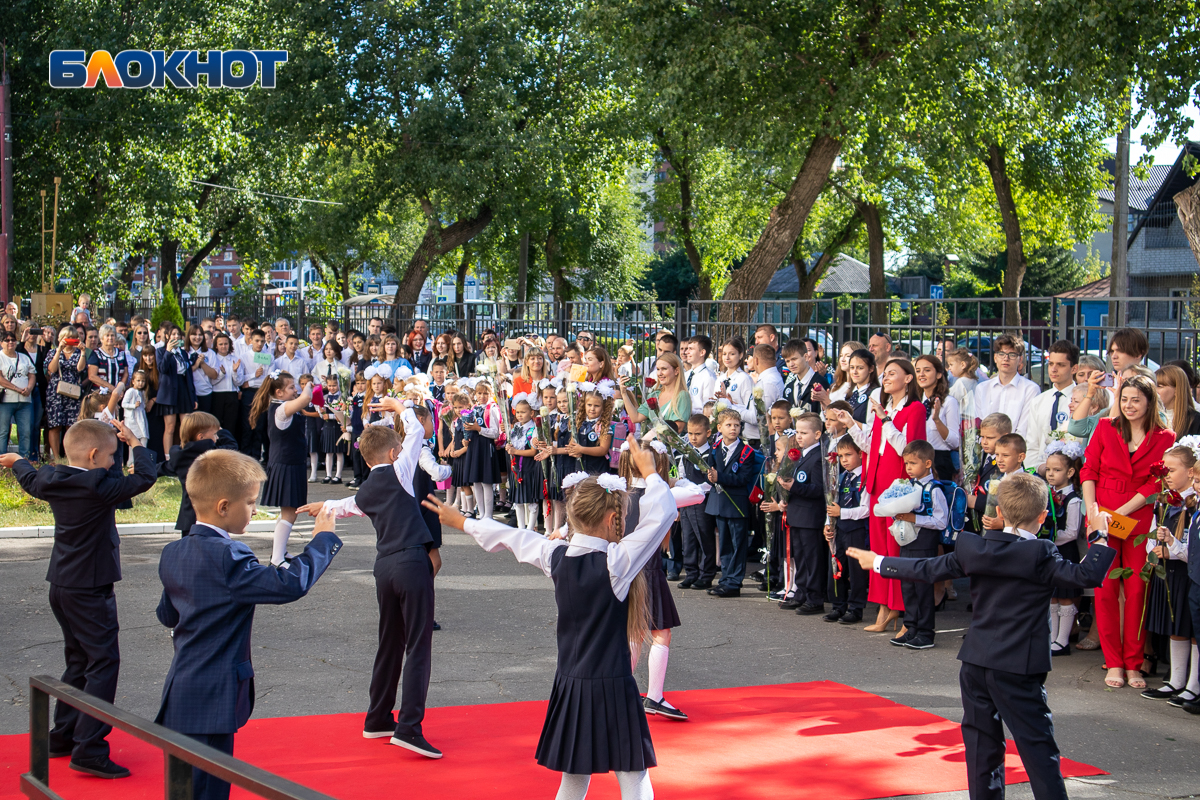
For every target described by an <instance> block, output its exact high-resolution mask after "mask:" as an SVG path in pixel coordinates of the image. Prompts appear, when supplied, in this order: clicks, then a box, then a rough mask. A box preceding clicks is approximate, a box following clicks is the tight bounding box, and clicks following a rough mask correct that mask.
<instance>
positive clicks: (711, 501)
mask: <svg viewBox="0 0 1200 800" xmlns="http://www.w3.org/2000/svg"><path fill="white" fill-rule="evenodd" d="M741 431H742V417H741V415H740V414H738V412H736V411H734V410H732V409H725V410H724V411H721V412H718V413H717V433H719V434H720V436H721V439H720V441H718V442H717V445H716V447H714V448H713V450H712V452H711V453H709V463H710V464H711V465H712V466H711V467H709V470H708V475H707V476H706V477H707V479H708V482H709V483H710V484H712V485H713V486H714V491H711V492H709V493H708V500H706V501H705V504H704V510H705V512H706V513H707V514H709V515H711V516H712V517H713V518H714V520H715V522H716V526H717V533H718V535H719V536H720V537H721V582H720V583H719V584H717V585H716V586H714V587H713V588H711V589H709V590H708V593H709V594H711V595H713V596H715V597H738V596H739V595H741V593H742V579H743V578H745V576H746V548H747V546H748V545H749V543H750V524H749V523H750V487H751V486H752V485H753V484H754V481H755V479H757V478H758V476H757V475H756V474H755V471H754V463H755V460H754V448H752V447H751V446H750V445H748V444H746V443H745V442H743V441H742V440H741V438H740V437H741ZM718 485H719V486H720V487H721V488H722V489H724V490H725V491H724V492H722V491H717V490H716V489H715V487H716V486H718Z"/></svg>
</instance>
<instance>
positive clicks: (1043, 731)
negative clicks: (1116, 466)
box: [848, 472, 1116, 800]
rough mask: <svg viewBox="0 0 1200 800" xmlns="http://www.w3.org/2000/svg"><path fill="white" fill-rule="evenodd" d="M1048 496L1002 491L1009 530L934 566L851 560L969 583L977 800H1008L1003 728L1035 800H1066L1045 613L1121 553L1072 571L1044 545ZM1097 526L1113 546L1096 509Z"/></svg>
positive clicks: (970, 717) (967, 729) (1016, 488)
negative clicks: (1060, 594) (1062, 590)
mask: <svg viewBox="0 0 1200 800" xmlns="http://www.w3.org/2000/svg"><path fill="white" fill-rule="evenodd" d="M1047 492H1048V489H1047V487H1046V484H1045V482H1044V481H1042V480H1039V479H1038V478H1035V477H1034V476H1032V475H1028V474H1026V473H1023V472H1017V473H1014V474H1012V475H1009V476H1008V477H1006V478H1004V480H1003V481H1001V483H1000V487H999V490H998V494H999V509H998V511H997V513H998V515H999V516H1000V518H1001V519H1003V520H1004V525H1005V528H1004V530H1002V531H998V530H989V531H985V532H984V535H983V536H976V535H975V534H973V533H970V532H968V531H963V532H962V533H961V534H959V536H958V539H957V541H956V542H955V547H954V552H953V553H947V554H946V555H944V556H937V557H935V558H916V559H913V558H885V557H883V556H877V555H875V553H872V552H871V551H870V550H859V549H851V550H849V551H848V555H849V556H850V557H851V558H854V559H857V560H858V562H859V564H861V565H862V567H863V568H864V569H873V570H874V571H875V572H877V573H879V574H880V575H883V576H885V577H888V578H899V579H901V580H912V581H922V582H924V583H930V584H935V583H937V582H939V581H944V580H954V579H956V578H961V577H963V576H970V578H971V598H972V601H973V603H974V612H973V614H972V618H971V628H970V630H969V631H968V632H967V635H966V636H965V637H964V641H963V646H962V649H961V650H959V651H958V660H959V661H961V662H962V666H961V668H960V670H959V677H958V682H959V687H960V689H961V691H962V702H963V721H962V734H963V743H964V744H965V745H966V756H967V785H968V788H969V790H970V796H971V800H1001V799H1002V798H1003V797H1004V723H1007V724H1008V727H1009V730H1010V731H1012V733H1013V738H1014V739H1015V740H1016V742H1017V750H1018V752H1020V754H1021V761H1022V763H1023V764H1024V766H1025V771H1026V772H1027V773H1029V782H1030V784H1031V786H1032V788H1033V796H1034V797H1035V798H1037V800H1067V792H1066V788H1065V787H1064V785H1063V778H1062V772H1061V770H1060V765H1059V760H1060V759H1059V751H1058V745H1057V744H1056V743H1055V741H1054V723H1053V721H1052V718H1051V714H1050V708H1049V706H1048V705H1047V704H1046V688H1045V683H1046V673H1047V672H1049V671H1050V621H1049V618H1048V615H1047V613H1046V609H1047V608H1049V605H1050V596H1051V594H1053V592H1054V588H1055V587H1057V586H1070V587H1075V588H1079V589H1087V588H1094V587H1096V586H1099V585H1100V583H1101V582H1102V581H1103V580H1104V578H1105V576H1106V575H1107V574H1108V568H1109V566H1110V565H1111V564H1112V561H1113V557H1114V556H1115V555H1116V551H1114V550H1112V549H1111V548H1109V547H1104V546H1093V547H1091V548H1089V549H1088V553H1087V557H1086V558H1084V560H1083V561H1082V562H1081V563H1079V564H1073V563H1071V562H1070V561H1066V560H1064V559H1063V557H1062V556H1061V555H1059V552H1058V548H1057V547H1055V546H1054V543H1053V542H1052V541H1050V540H1048V539H1038V538H1037V532H1038V531H1040V530H1041V529H1042V523H1043V522H1044V521H1045V519H1046V508H1047V500H1048V497H1047ZM1090 520H1091V522H1092V525H1093V527H1098V528H1100V530H1096V531H1095V532H1094V533H1093V535H1092V536H1091V537H1089V539H1091V541H1092V542H1093V545H1105V544H1107V541H1108V540H1107V535H1106V532H1107V530H1108V526H1107V522H1106V521H1105V519H1104V515H1102V514H1101V513H1100V511H1099V509H1098V508H1097V507H1095V506H1093V507H1092V513H1091V515H1090Z"/></svg>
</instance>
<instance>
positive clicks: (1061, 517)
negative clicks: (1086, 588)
mask: <svg viewBox="0 0 1200 800" xmlns="http://www.w3.org/2000/svg"><path fill="white" fill-rule="evenodd" d="M1056 495H1057V496H1056ZM1047 502H1048V503H1049V508H1048V509H1047V512H1048V513H1047V514H1046V522H1045V524H1044V525H1043V526H1042V530H1041V532H1040V534H1039V537H1038V538H1045V539H1049V540H1050V541H1052V542H1053V541H1054V540H1055V539H1057V538H1058V535H1059V534H1060V533H1062V531H1063V530H1064V529H1065V528H1066V527H1067V510H1068V509H1069V508H1070V505H1071V503H1080V504H1082V503H1083V499H1082V498H1081V497H1080V496H1079V495H1077V494H1075V490H1074V489H1073V488H1072V489H1070V491H1068V492H1066V493H1065V494H1063V493H1056V492H1054V491H1051V492H1050V499H1049V500H1048V501H1047ZM1083 523H1084V516H1083V513H1082V510H1081V511H1080V515H1079V524H1080V525H1081V526H1082V525H1083ZM1082 536H1083V531H1081V530H1080V531H1076V532H1075V540H1074V541H1071V542H1067V543H1066V544H1060V545H1056V547H1057V548H1058V554H1059V555H1060V556H1062V557H1063V560H1064V561H1070V562H1071V563H1073V564H1078V563H1079V562H1080V561H1081V560H1082V553H1081V551H1080V548H1081V547H1083V546H1084V543H1083V542H1081V541H1080V538H1082ZM1082 596H1083V590H1082V589H1074V588H1071V587H1067V586H1055V587H1054V594H1052V595H1051V597H1057V598H1059V599H1061V600H1070V599H1073V598H1076V597H1082Z"/></svg>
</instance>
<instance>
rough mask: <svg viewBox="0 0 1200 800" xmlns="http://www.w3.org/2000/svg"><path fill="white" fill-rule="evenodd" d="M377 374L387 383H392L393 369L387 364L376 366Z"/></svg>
mask: <svg viewBox="0 0 1200 800" xmlns="http://www.w3.org/2000/svg"><path fill="white" fill-rule="evenodd" d="M375 374H376V375H378V376H380V377H381V378H383V379H384V380H385V381H390V380H391V379H392V368H391V367H389V366H388V365H387V364H376V365H375Z"/></svg>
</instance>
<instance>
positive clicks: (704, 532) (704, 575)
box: [679, 414, 717, 589]
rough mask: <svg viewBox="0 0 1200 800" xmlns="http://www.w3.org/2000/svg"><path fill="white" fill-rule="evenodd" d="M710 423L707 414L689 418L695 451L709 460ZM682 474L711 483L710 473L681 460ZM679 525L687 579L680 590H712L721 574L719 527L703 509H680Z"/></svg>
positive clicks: (688, 426) (694, 479)
mask: <svg viewBox="0 0 1200 800" xmlns="http://www.w3.org/2000/svg"><path fill="white" fill-rule="evenodd" d="M708 432H709V422H708V417H706V416H704V415H703V414H692V416H691V417H689V418H688V425H687V435H688V441H689V442H691V444H692V447H694V448H696V450H697V451H699V453H700V454H701V455H703V456H705V457H706V458H707V456H708V451H709V449H710V448H709V445H708ZM679 473H680V474H681V475H683V477H685V478H687V479H688V480H689V481H691V482H692V483H695V484H701V483H706V482H707V481H708V474H707V472H701V471H700V470H699V469H697V468H696V467H695V466H693V465H692V462H690V461H688V460H687V459H686V458H684V457H682V456H680V458H679ZM679 525H680V528H682V534H683V537H682V538H683V571H684V574H685V576H686V577H685V578H684V579H683V580H682V581H680V582H679V588H680V589H711V588H712V583H713V578H714V577H716V574H717V525H716V521H715V518H714V517H712V516H710V515H709V514H708V513H707V512H706V511H705V509H704V507H703V506H701V505H694V506H687V507H686V508H681V509H679Z"/></svg>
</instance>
